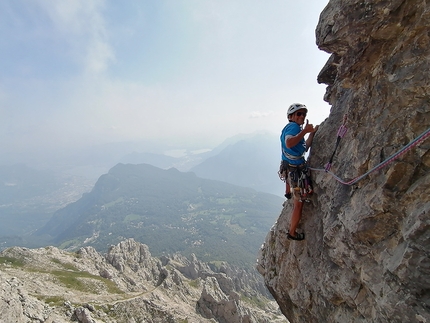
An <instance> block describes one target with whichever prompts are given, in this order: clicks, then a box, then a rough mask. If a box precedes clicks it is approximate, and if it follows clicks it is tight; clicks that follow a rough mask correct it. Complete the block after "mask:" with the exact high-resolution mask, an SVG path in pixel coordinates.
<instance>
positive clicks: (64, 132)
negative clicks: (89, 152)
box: [0, 0, 329, 152]
mask: <svg viewBox="0 0 430 323" xmlns="http://www.w3.org/2000/svg"><path fill="white" fill-rule="evenodd" d="M327 3H328V0H326V1H324V0H308V1H292V0H282V1H281V0H267V1H262V0H237V1H235V0H151V1H149V0H130V1H117V0H73V1H70V0H67V1H66V0H32V1H23V0H2V1H0V36H1V39H2V41H1V42H0V113H1V117H0V149H1V150H3V152H7V151H9V150H11V149H16V150H18V151H19V150H23V151H25V150H28V149H39V147H41V149H46V148H55V147H57V146H59V145H60V146H66V145H72V144H73V145H78V146H79V145H87V144H92V143H104V142H112V141H114V142H120V141H130V140H145V139H158V138H161V139H169V140H172V141H173V142H176V143H178V148H181V147H180V146H181V143H185V142H186V143H190V142H195V143H196V145H199V147H200V148H205V146H206V147H207V146H209V147H210V146H213V145H215V144H219V143H220V142H222V141H223V140H224V139H225V138H227V137H230V136H232V135H235V134H237V133H250V132H254V131H258V130H267V131H271V132H275V133H279V132H280V130H281V128H282V126H283V125H284V124H285V122H286V118H285V111H286V109H287V107H288V105H289V104H290V103H293V102H296V101H298V102H303V103H305V104H306V105H307V106H308V108H309V110H310V115H309V119H310V121H311V122H313V123H319V122H321V121H322V120H324V119H325V117H327V116H328V112H329V105H328V104H327V103H326V102H324V101H323V95H324V92H325V85H318V84H317V82H316V77H317V75H318V73H319V71H320V70H321V68H322V67H323V65H324V63H325V62H326V61H327V59H328V54H326V53H324V52H322V51H319V50H318V48H317V47H316V45H315V27H316V25H317V22H318V18H319V14H320V12H321V11H322V9H323V8H324V7H325V6H326V4H327Z"/></svg>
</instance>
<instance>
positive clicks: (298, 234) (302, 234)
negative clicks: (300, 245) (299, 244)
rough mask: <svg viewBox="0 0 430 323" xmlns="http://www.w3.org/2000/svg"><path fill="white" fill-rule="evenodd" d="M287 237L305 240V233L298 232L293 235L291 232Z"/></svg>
mask: <svg viewBox="0 0 430 323" xmlns="http://www.w3.org/2000/svg"><path fill="white" fill-rule="evenodd" d="M287 238H288V240H305V234H304V233H297V232H296V235H295V236H292V235H291V234H290V233H288V234H287Z"/></svg>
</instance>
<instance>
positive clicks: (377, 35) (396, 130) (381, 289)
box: [257, 0, 430, 323]
mask: <svg viewBox="0 0 430 323" xmlns="http://www.w3.org/2000/svg"><path fill="white" fill-rule="evenodd" d="M316 36H317V45H318V46H319V48H320V49H322V50H324V51H327V52H329V53H331V57H330V59H329V60H328V62H327V64H326V66H324V67H323V69H322V71H321V72H320V75H319V76H318V80H319V82H320V83H325V84H327V85H328V87H327V91H326V95H325V100H326V101H327V102H329V103H330V105H331V106H332V107H331V112H330V115H329V117H328V119H326V121H325V122H324V123H323V124H322V125H321V126H320V129H319V131H318V132H317V134H316V136H315V140H314V145H313V149H312V152H311V156H310V160H309V162H310V165H311V166H312V167H315V168H323V167H324V164H325V163H327V161H328V160H329V158H330V155H331V153H332V152H333V148H334V144H335V139H336V132H337V129H338V127H339V126H340V125H341V124H342V120H343V118H344V116H345V115H347V128H348V132H347V134H346V135H345V137H344V138H343V139H342V140H341V144H340V147H339V149H338V151H337V154H336V158H335V159H334V162H333V167H332V171H333V172H334V173H335V174H337V175H339V176H340V177H341V178H344V179H348V180H350V179H352V178H355V177H356V176H359V175H362V174H364V173H366V172H367V171H368V170H370V169H372V168H373V167H374V166H375V165H378V164H379V163H380V162H382V161H383V160H385V159H386V158H387V157H389V156H391V155H392V154H393V153H395V152H396V151H398V150H399V149H401V148H402V147H403V146H405V145H406V144H407V143H409V142H410V141H411V140H413V139H414V138H416V137H417V136H418V135H420V134H421V133H423V132H424V131H426V130H427V129H428V128H429V127H430V86H429V72H430V68H429V67H430V3H429V2H428V1H426V0H424V1H423V0H408V1H405V0H393V1H380V0H370V1H358V0H330V2H329V3H328V5H327V7H326V8H325V9H324V11H323V12H322V13H321V16H320V21H319V23H318V26H317V29H316ZM309 108H310V119H311V118H312V109H313V108H316V107H309ZM429 148H430V139H427V140H425V141H424V142H422V143H421V144H420V145H419V146H417V147H415V148H413V149H411V150H410V151H408V152H407V153H406V154H404V155H403V156H401V158H399V159H396V160H395V161H393V162H391V163H390V164H389V165H387V166H386V167H384V168H383V169H381V170H379V171H376V172H373V173H371V174H370V175H368V176H366V177H365V178H363V179H362V180H361V181H359V182H357V183H356V184H354V185H351V186H348V185H343V184H340V183H339V182H337V181H336V180H334V179H333V177H331V176H330V175H329V174H327V173H324V172H317V171H314V172H313V178H314V181H315V186H316V188H315V194H314V196H313V198H312V201H311V203H307V204H306V205H305V206H304V212H303V217H302V221H301V229H302V230H303V231H304V232H306V240H305V241H303V242H290V241H289V240H287V237H286V234H287V229H288V227H289V223H288V221H289V216H290V213H291V203H286V204H285V207H284V209H283V211H282V214H281V215H280V217H279V219H278V221H277V223H276V224H275V225H274V227H273V228H272V230H271V231H270V233H269V234H268V236H267V238H266V241H265V244H264V245H263V247H262V249H261V253H260V257H259V260H258V266H257V267H258V270H259V272H260V273H261V274H262V275H263V276H264V279H265V283H266V285H267V287H268V288H269V290H270V291H271V293H272V294H273V296H274V297H275V299H276V300H277V302H278V304H279V305H280V307H281V310H282V311H283V313H284V314H285V316H286V317H287V318H288V319H289V320H290V322H291V323H296V322H306V323H312V322H319V323H323V322H330V323H332V322H339V323H340V322H375V323H378V322H430V257H429V256H430V230H429V228H430V212H429V210H430V171H429V170H430V153H429Z"/></svg>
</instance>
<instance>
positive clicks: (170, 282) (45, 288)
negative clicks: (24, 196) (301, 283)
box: [0, 239, 286, 323]
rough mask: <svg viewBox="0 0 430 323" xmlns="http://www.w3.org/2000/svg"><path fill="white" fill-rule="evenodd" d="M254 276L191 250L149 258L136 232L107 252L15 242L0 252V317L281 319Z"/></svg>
mask: <svg viewBox="0 0 430 323" xmlns="http://www.w3.org/2000/svg"><path fill="white" fill-rule="evenodd" d="M212 267H213V266H212ZM258 278H259V277H258V274H257V273H253V272H251V271H244V270H241V269H238V268H234V267H231V266H229V265H227V264H225V263H223V264H220V265H219V266H218V268H211V267H210V266H209V264H207V263H202V262H200V261H198V260H197V258H196V257H195V256H193V257H191V259H187V258H185V257H183V256H181V255H179V254H175V255H173V256H169V257H167V256H163V257H162V258H161V259H158V258H154V257H152V256H151V253H150V251H149V249H148V247H147V246H146V245H144V244H141V243H138V242H136V241H134V240H133V239H128V240H125V241H122V242H121V243H119V244H118V245H116V246H112V247H111V248H110V249H109V251H108V252H107V253H106V254H105V255H101V254H99V253H98V252H97V251H96V250H95V249H94V248H92V247H85V248H81V249H80V250H79V251H77V252H76V253H71V252H66V251H64V250H60V249H58V248H55V247H45V248H39V249H27V248H21V247H13V248H9V249H6V250H4V251H3V252H1V253H0V322H15V323H24V322H46V323H54V322H55V323H61V322H72V321H73V322H82V323H90V322H91V323H92V322H94V323H97V322H107V323H108V322H183V323H185V322H188V323H191V322H243V323H251V322H255V323H257V322H286V320H285V317H284V316H283V315H282V314H281V313H280V311H279V308H278V306H277V304H276V303H275V302H274V301H273V300H269V299H268V298H267V297H266V296H267V290H266V289H265V287H264V285H263V283H262V282H261V280H260V281H259V279H258Z"/></svg>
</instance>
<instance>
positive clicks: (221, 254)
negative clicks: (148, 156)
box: [35, 164, 283, 266]
mask: <svg viewBox="0 0 430 323" xmlns="http://www.w3.org/2000/svg"><path fill="white" fill-rule="evenodd" d="M282 202H283V199H282V198H280V197H277V196H275V195H271V194H267V193H262V192H258V191H255V190H253V189H251V188H244V187H240V186H236V185H232V184H229V183H225V182H221V181H215V180H209V179H203V178H199V177H197V176H196V175H195V174H194V173H192V172H180V171H178V170H176V169H174V168H172V169H168V170H163V169H160V168H157V167H155V166H152V165H148V164H139V165H133V164H118V165H116V166H115V167H113V168H112V169H110V170H109V172H108V173H107V174H104V175H102V176H101V177H100V178H99V180H98V181H97V183H96V184H95V186H94V188H93V189H92V191H91V192H89V193H86V194H84V195H83V196H82V198H80V199H79V200H77V201H76V202H74V203H71V204H69V205H67V206H66V207H64V208H62V209H60V210H58V211H56V212H55V213H54V215H53V216H52V218H51V219H50V220H49V221H48V223H47V224H46V225H45V226H44V227H43V228H41V229H39V230H38V231H37V232H36V233H35V236H37V237H38V238H39V239H40V238H41V237H43V238H44V240H46V241H49V242H51V243H52V244H54V245H58V246H60V247H61V248H69V249H76V248H78V247H81V246H93V247H95V248H96V249H97V250H107V249H108V248H109V247H110V245H112V244H116V243H118V242H119V241H121V240H123V239H124V238H134V239H135V240H137V241H139V242H141V243H145V244H146V245H148V246H149V247H150V248H151V250H152V251H153V253H154V254H155V255H162V254H168V253H174V252H181V253H182V254H183V255H185V256H189V255H190V254H192V253H194V254H196V255H197V256H198V257H200V258H201V259H202V260H204V261H210V260H220V261H228V262H229V263H232V264H235V265H245V266H250V265H252V264H253V263H254V262H255V259H256V255H257V251H258V248H259V247H260V245H261V243H262V241H263V240H264V237H265V235H266V234H267V231H269V230H270V227H271V226H272V225H273V223H274V222H275V221H276V216H277V215H278V214H279V212H280V210H281V209H282Z"/></svg>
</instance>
